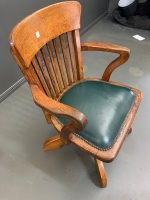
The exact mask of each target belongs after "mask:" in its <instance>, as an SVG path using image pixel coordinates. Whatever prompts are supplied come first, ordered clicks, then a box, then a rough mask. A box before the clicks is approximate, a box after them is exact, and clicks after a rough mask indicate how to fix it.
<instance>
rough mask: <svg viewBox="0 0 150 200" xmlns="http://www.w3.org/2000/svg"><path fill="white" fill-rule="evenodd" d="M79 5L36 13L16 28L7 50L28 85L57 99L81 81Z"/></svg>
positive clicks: (67, 4)
mask: <svg viewBox="0 0 150 200" xmlns="http://www.w3.org/2000/svg"><path fill="white" fill-rule="evenodd" d="M80 15H81V5H80V4H79V3H78V2H76V1H66V2H61V3H57V4H54V5H50V6H48V7H45V8H43V9H40V10H38V11H36V12H35V13H33V14H32V15H30V16H28V17H26V18H25V19H24V20H22V21H21V22H20V23H19V24H17V25H16V26H15V27H14V29H13V30H12V32H11V34H10V50H11V53H12V55H13V57H14V58H15V60H16V62H17V63H18V65H19V67H20V69H21V70H22V72H23V74H24V76H25V78H26V79H27V81H28V82H29V84H37V85H38V86H39V87H40V88H41V89H42V90H43V91H44V92H45V93H46V94H47V95H48V96H49V97H51V98H53V99H57V98H58V97H59V96H60V94H62V92H63V91H64V90H66V89H67V88H68V87H69V86H71V85H72V84H73V83H74V82H77V81H78V80H80V79H82V78H83V69H82V57H81V45H80V35H79V28H80Z"/></svg>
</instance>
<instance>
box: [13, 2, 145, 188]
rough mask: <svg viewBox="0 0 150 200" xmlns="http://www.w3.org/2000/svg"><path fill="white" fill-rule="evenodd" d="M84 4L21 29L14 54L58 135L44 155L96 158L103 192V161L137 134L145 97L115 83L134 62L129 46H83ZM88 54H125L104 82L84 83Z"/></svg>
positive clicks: (47, 12)
mask: <svg viewBox="0 0 150 200" xmlns="http://www.w3.org/2000/svg"><path fill="white" fill-rule="evenodd" d="M80 14H81V5H80V4H79V3H78V2H76V1H67V2H61V3H57V4H54V5H50V6H48V7H45V8H43V9H40V10H38V11H36V12H35V13H33V14H32V15H30V16H28V17H26V18H25V19H24V20H22V21H21V22H20V23H19V24H17V25H16V26H15V27H14V29H13V30H12V32H11V34H10V51H11V53H12V55H13V57H14V59H15V60H16V62H17V64H18V65H19V67H20V69H21V71H22V73H23V74H24V76H25V78H26V80H27V81H28V83H29V86H30V89H31V92H32V95H33V99H34V101H35V103H36V104H37V105H38V106H39V107H41V108H42V110H43V112H44V115H45V117H46V120H47V122H48V123H49V124H53V125H54V127H55V128H56V130H57V131H58V135H56V136H54V137H52V138H50V139H48V140H46V142H45V143H44V150H45V151H47V150H51V149H55V148H59V147H61V146H62V145H63V144H70V143H73V144H75V145H76V146H78V147H79V148H81V149H82V150H84V151H86V152H87V153H89V154H90V155H92V156H93V157H94V160H95V164H96V168H97V171H98V175H99V180H100V185H101V187H106V185H107V179H106V173H105V169H104V166H103V162H111V161H112V160H113V159H114V158H115V157H116V156H117V154H118V152H119V150H120V148H121V146H122V143H123V141H124V139H125V137H126V136H127V135H128V133H130V132H131V124H132V122H133V120H134V117H135V114H136V112H137V109H138V107H139V104H140V101H141V92H140V91H139V90H137V89H134V88H131V87H128V86H125V85H123V84H121V83H116V82H112V81H110V80H109V79H110V76H111V74H112V72H113V71H114V70H115V69H116V68H117V67H118V66H120V65H121V64H123V63H125V62H126V61H127V60H128V58H129V53H130V50H129V49H128V48H126V47H121V46H117V45H114V44H106V43H101V42H85V43H80V34H79V28H80ZM82 51H104V52H112V53H117V54H119V56H118V58H117V59H115V60H114V61H112V62H111V63H110V64H109V65H108V66H107V67H106V70H105V71H104V73H103V75H102V78H101V79H98V78H84V75H83V64H82Z"/></svg>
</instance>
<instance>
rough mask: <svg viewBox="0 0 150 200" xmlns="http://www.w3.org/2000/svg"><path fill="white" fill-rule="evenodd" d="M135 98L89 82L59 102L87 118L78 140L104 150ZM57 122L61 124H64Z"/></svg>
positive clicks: (121, 89)
mask: <svg viewBox="0 0 150 200" xmlns="http://www.w3.org/2000/svg"><path fill="white" fill-rule="evenodd" d="M135 95H136V94H135V93H134V92H133V91H132V90H130V89H129V88H125V87H121V86H115V85H111V84H109V83H104V82H99V81H89V80H88V81H85V82H80V83H79V84H77V85H75V86H74V87H72V88H71V89H69V90H68V91H67V92H66V93H65V94H64V95H63V96H62V97H61V99H60V102H62V103H64V104H67V105H69V106H71V107H73V108H76V109H78V110H80V111H81V112H82V113H84V114H85V115H86V117H87V120H88V124H87V125H86V127H85V128H84V130H82V131H81V132H78V133H76V134H77V136H79V137H80V138H82V139H83V140H85V141H86V142H87V143H90V144H91V145H92V146H94V147H96V148H98V149H101V150H107V149H109V148H111V147H112V145H113V143H114V142H115V140H116V138H117V136H118V134H119V130H120V128H121V126H122V124H123V122H124V120H125V118H126V116H127V115H128V112H129V110H130V108H131V107H132V105H133V102H134V99H135ZM59 120H60V122H61V123H63V124H64V123H66V122H67V120H66V119H62V118H61V119H59Z"/></svg>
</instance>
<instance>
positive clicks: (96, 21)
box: [80, 11, 108, 36]
mask: <svg viewBox="0 0 150 200" xmlns="http://www.w3.org/2000/svg"><path fill="white" fill-rule="evenodd" d="M107 14H108V11H106V12H104V13H103V14H102V15H100V16H99V17H98V18H97V19H95V20H94V21H93V22H92V23H90V24H89V25H88V26H86V27H85V28H84V29H83V30H82V31H81V32H80V34H81V36H82V35H83V34H84V33H85V32H87V31H88V30H89V29H90V28H92V27H93V26H94V25H95V24H97V23H98V22H99V21H100V20H101V19H102V18H104V17H105V16H106V15H107Z"/></svg>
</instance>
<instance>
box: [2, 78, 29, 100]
mask: <svg viewBox="0 0 150 200" xmlns="http://www.w3.org/2000/svg"><path fill="white" fill-rule="evenodd" d="M25 82H26V80H25V78H24V77H22V78H21V79H20V80H19V81H17V82H16V83H15V84H14V85H12V86H11V87H10V88H8V89H7V90H6V91H5V92H3V93H2V94H1V95H0V102H2V101H4V100H5V99H6V98H7V97H8V96H9V95H11V94H12V93H13V92H14V91H15V90H17V89H18V88H19V87H20V86H21V85H23V84H24V83H25Z"/></svg>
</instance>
